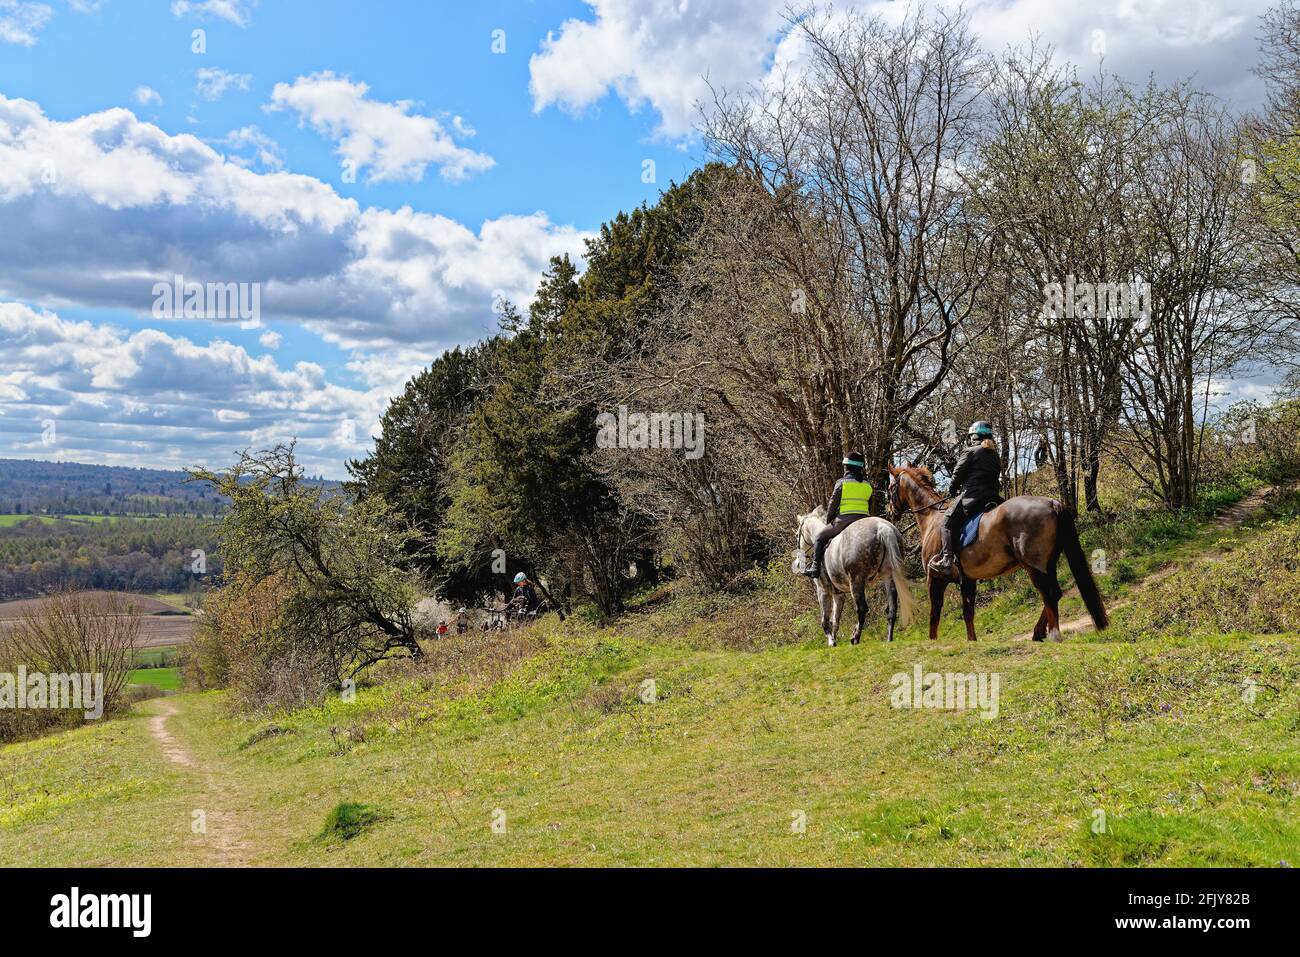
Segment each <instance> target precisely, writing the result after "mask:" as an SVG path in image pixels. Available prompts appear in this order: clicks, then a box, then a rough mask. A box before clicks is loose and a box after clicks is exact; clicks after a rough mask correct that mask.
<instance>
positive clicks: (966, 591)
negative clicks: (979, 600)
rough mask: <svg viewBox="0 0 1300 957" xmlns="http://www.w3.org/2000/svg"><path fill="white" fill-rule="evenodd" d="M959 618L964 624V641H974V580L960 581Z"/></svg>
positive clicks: (964, 579) (965, 579)
mask: <svg viewBox="0 0 1300 957" xmlns="http://www.w3.org/2000/svg"><path fill="white" fill-rule="evenodd" d="M961 617H962V620H963V621H965V622H966V640H967V641H974V640H975V579H973V578H963V579H962V580H961Z"/></svg>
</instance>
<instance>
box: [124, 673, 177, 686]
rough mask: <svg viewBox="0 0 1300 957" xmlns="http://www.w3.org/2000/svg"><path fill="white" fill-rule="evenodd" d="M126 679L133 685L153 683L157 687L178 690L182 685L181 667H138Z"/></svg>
mask: <svg viewBox="0 0 1300 957" xmlns="http://www.w3.org/2000/svg"><path fill="white" fill-rule="evenodd" d="M126 680H127V682H128V683H129V684H133V685H153V686H154V687H155V688H164V689H166V690H168V691H178V690H180V686H181V671H180V669H179V668H137V669H135V671H132V672H131V673H130V675H128V676H127V679H126Z"/></svg>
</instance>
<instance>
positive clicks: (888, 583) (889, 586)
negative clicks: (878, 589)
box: [885, 578, 898, 641]
mask: <svg viewBox="0 0 1300 957" xmlns="http://www.w3.org/2000/svg"><path fill="white" fill-rule="evenodd" d="M885 616H886V617H887V618H888V619H889V631H887V632H886V633H885V641H893V640H894V624H895V623H896V622H897V621H898V589H897V588H895V587H894V580H893V578H886V579H885Z"/></svg>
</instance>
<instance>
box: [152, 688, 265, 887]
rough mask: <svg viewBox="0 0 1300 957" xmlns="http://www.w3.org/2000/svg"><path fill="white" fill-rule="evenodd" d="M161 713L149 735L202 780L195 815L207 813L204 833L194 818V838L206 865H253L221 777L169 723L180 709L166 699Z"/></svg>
mask: <svg viewBox="0 0 1300 957" xmlns="http://www.w3.org/2000/svg"><path fill="white" fill-rule="evenodd" d="M159 700H160V704H159V708H160V711H159V713H158V714H156V715H154V716H153V717H151V718H150V719H149V734H150V735H152V736H153V738H154V740H155V741H157V742H158V746H159V747H161V748H162V752H163V754H165V755H166V756H167V760H168V761H170V762H172V764H175V765H178V766H180V767H182V768H185V769H187V770H189V771H191V772H193V775H194V776H195V777H197V778H199V780H200V788H201V790H200V796H199V798H198V800H197V801H196V807H195V808H194V811H202V812H203V830H202V831H200V832H197V833H196V832H194V830H193V821H194V818H193V817H191V835H192V837H193V841H194V843H195V844H196V845H197V846H198V848H199V851H200V853H201V854H202V856H203V857H204V863H205V864H207V865H210V866H217V867H245V866H248V864H249V863H250V857H249V845H248V842H247V841H246V840H245V839H244V835H243V832H242V831H241V830H240V827H239V820H238V818H237V817H236V816H235V814H234V812H232V811H231V810H230V807H229V805H230V800H229V799H230V795H229V794H228V793H227V794H226V795H225V796H224V797H225V800H223V799H222V792H223V790H226V789H224V788H222V786H221V781H220V776H219V775H218V774H217V773H216V772H215V771H214V770H213V769H212V768H210V767H208V766H207V765H205V764H202V763H200V762H199V761H197V760H196V759H195V758H194V756H193V755H192V754H190V752H188V751H187V750H185V746H184V745H182V744H181V743H180V741H178V740H177V738H176V736H175V735H174V734H172V733H171V731H170V730H169V729H168V727H167V719H168V718H171V717H174V716H175V715H176V706H175V705H174V704H173V703H172V702H170V701H168V700H167V699H166V698H162V699H159Z"/></svg>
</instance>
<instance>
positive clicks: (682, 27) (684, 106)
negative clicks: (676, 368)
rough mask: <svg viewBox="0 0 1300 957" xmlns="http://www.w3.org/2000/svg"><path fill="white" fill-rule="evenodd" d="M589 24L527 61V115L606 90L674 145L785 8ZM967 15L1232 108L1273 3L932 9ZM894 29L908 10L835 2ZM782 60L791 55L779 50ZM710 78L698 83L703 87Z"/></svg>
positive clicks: (994, 46) (1087, 67) (1243, 89)
mask: <svg viewBox="0 0 1300 957" xmlns="http://www.w3.org/2000/svg"><path fill="white" fill-rule="evenodd" d="M588 5H589V6H590V7H591V8H592V13H593V17H594V18H593V19H590V20H579V19H570V20H566V21H565V22H564V23H563V24H561V25H560V28H559V31H558V32H557V33H552V34H549V35H548V36H547V38H546V39H545V40H544V41H543V42H542V45H541V49H540V50H539V52H537V53H536V54H534V55H533V56H532V58H531V59H530V60H529V71H530V84H529V86H530V89H531V92H532V96H533V106H534V109H535V110H538V111H540V110H543V109H546V108H547V107H550V106H557V107H561V108H564V109H568V110H571V111H575V112H580V111H582V110H585V109H587V108H589V107H591V106H592V105H593V104H595V103H597V102H598V101H599V100H600V99H601V98H602V97H604V96H606V95H607V94H609V93H613V94H615V95H616V96H618V97H619V98H620V99H622V100H623V101H624V102H625V103H626V104H627V105H628V106H629V107H630V108H632V109H636V108H638V107H640V106H642V105H648V106H649V107H650V108H651V109H653V110H654V111H655V112H656V113H657V114H658V116H659V127H658V130H657V132H658V133H659V134H660V135H663V136H667V137H680V136H683V135H685V134H688V133H689V132H690V131H691V128H692V125H693V124H694V123H695V121H696V119H697V111H696V103H697V102H706V103H707V102H708V100H709V97H710V93H709V84H710V83H711V84H712V85H713V86H714V87H715V88H732V89H734V88H736V87H740V86H743V85H745V84H748V83H754V82H759V81H761V80H762V79H763V78H764V76H765V74H766V73H767V71H768V70H769V69H770V67H771V65H772V63H773V62H774V61H777V62H779V61H780V59H781V54H780V53H779V52H778V47H779V45H780V43H781V40H782V30H783V27H784V25H785V19H784V11H785V10H786V9H787V8H788V7H789V3H788V0H712V2H709V3H707V4H706V3H686V2H682V0H588ZM938 5H939V6H942V7H946V8H949V9H953V8H956V7H957V6H959V5H962V6H964V7H965V9H966V10H968V11H969V13H970V14H971V18H972V24H973V26H974V29H975V31H976V32H977V33H978V34H979V35H980V37H981V38H982V40H983V43H984V46H985V48H986V49H988V50H990V51H995V52H996V51H1000V50H1002V49H1003V48H1004V47H1005V46H1007V45H1008V44H1015V45H1020V44H1023V43H1025V42H1026V41H1027V40H1028V39H1029V38H1030V36H1031V34H1035V35H1037V36H1038V37H1040V38H1041V39H1042V40H1043V41H1045V42H1047V43H1050V44H1053V45H1054V46H1055V47H1056V48H1057V52H1058V58H1059V59H1061V60H1063V61H1064V60H1069V61H1071V62H1073V63H1076V64H1077V65H1078V66H1079V67H1080V69H1081V72H1084V73H1091V72H1092V71H1093V70H1094V69H1095V68H1096V65H1097V63H1098V61H1099V57H1098V55H1097V54H1096V53H1094V52H1093V47H1094V37H1095V34H1094V31H1096V30H1101V31H1103V36H1104V42H1105V48H1106V61H1105V63H1106V68H1107V69H1109V70H1113V71H1116V72H1118V73H1120V74H1121V75H1122V76H1125V77H1127V78H1128V79H1130V80H1133V81H1137V82H1140V81H1144V80H1145V79H1146V77H1147V75H1148V73H1154V74H1155V75H1156V77H1157V78H1158V79H1160V80H1162V81H1166V82H1168V81H1172V80H1175V79H1179V78H1182V77H1185V76H1186V75H1187V74H1188V73H1190V72H1192V71H1195V73H1196V80H1197V82H1198V83H1199V84H1201V85H1203V86H1205V87H1207V88H1209V89H1211V90H1213V91H1214V92H1216V93H1219V94H1220V95H1223V96H1225V97H1227V98H1229V99H1233V100H1235V101H1237V102H1239V103H1250V102H1252V101H1253V99H1254V97H1256V96H1257V95H1258V90H1259V87H1258V84H1257V81H1256V80H1255V79H1254V78H1253V77H1250V76H1249V74H1248V73H1247V71H1246V69H1245V68H1244V67H1245V65H1247V64H1251V63H1254V62H1255V61H1256V59H1257V51H1256V39H1255V36H1256V33H1257V32H1258V31H1257V24H1258V17H1259V14H1261V13H1262V12H1263V11H1264V10H1265V9H1266V8H1267V7H1268V6H1269V5H1270V0H1193V2H1191V3H1189V2H1187V0H1147V2H1144V3H1142V4H1136V3H1134V2H1132V0H1096V2H1092V3H1087V4H1070V3H1061V2H1060V0H965V2H964V3H963V2H962V0H941V2H940V3H939V4H938ZM838 6H839V7H840V8H841V9H844V8H846V7H857V8H860V9H863V10H866V11H868V12H872V13H878V14H880V15H881V16H882V17H885V18H887V19H890V20H897V19H898V18H899V17H900V16H902V15H903V13H904V12H905V10H907V9H912V8H913V6H912V5H908V4H900V3H894V2H882V0H840V3H839V4H838ZM787 55H788V51H787ZM706 77H707V82H706Z"/></svg>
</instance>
